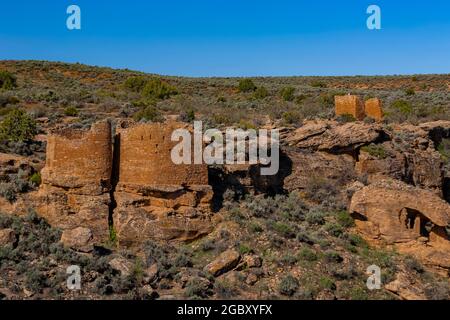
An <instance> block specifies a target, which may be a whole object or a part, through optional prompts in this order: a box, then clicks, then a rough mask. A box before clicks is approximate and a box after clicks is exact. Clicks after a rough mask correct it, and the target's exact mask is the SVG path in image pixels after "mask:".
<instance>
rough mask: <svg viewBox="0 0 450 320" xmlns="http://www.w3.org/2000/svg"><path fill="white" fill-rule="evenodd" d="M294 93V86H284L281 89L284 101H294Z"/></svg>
mask: <svg viewBox="0 0 450 320" xmlns="http://www.w3.org/2000/svg"><path fill="white" fill-rule="evenodd" d="M294 93H295V88H294V87H284V88H282V89H281V90H280V97H281V98H282V99H283V100H284V101H293V100H294Z"/></svg>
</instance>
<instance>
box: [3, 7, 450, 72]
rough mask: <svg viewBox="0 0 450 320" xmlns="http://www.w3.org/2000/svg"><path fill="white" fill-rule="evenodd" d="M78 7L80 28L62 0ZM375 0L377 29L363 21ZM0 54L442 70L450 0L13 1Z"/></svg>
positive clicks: (261, 67) (231, 65) (177, 66)
mask: <svg viewBox="0 0 450 320" xmlns="http://www.w3.org/2000/svg"><path fill="white" fill-rule="evenodd" d="M70 4H76V5H78V6H79V7H80V8H81V24H82V25H81V27H82V28H81V30H73V31H69V30H68V29H67V27H66V19H67V17H68V15H67V14H66V9H67V7H68V6H69V5H70ZM371 4H377V5H378V6H380V7H381V10H382V11H381V14H382V17H381V18H382V29H381V30H369V29H368V28H367V27H366V20H367V17H368V15H367V14H366V9H367V7H368V6H369V5H371ZM0 59H37V60H54V61H66V62H81V63H85V64H90V65H100V66H110V67H117V68H129V69H134V70H140V71H145V72H151V73H159V74H165V75H184V76H257V75H272V76H287V75H363V74H364V75H376V74H416V73H450V1H449V0H427V1H424V0H409V1H406V0H372V1H366V0H336V1H324V0H315V1H314V0H309V1H304V0H277V1H275V0H273V1H267V0H171V1H170V0H159V1H155V0H146V1H144V0H128V1H118V0H71V1H67V0H29V1H27V0H23V1H22V0H21V1H19V0H16V1H6V0H3V1H1V3H0Z"/></svg>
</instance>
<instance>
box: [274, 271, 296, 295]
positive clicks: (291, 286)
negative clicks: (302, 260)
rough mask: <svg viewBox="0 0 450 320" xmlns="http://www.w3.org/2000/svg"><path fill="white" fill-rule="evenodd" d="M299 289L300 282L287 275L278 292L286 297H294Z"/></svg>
mask: <svg viewBox="0 0 450 320" xmlns="http://www.w3.org/2000/svg"><path fill="white" fill-rule="evenodd" d="M298 288H299V282H298V280H297V279H296V278H295V277H293V276H292V275H290V274H289V275H287V276H285V277H284V278H283V279H281V281H280V284H279V285H278V291H279V292H280V293H281V294H282V295H285V296H290V297H291V296H293V295H294V294H295V293H296V292H297V290H298Z"/></svg>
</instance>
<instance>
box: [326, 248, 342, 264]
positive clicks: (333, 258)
mask: <svg viewBox="0 0 450 320" xmlns="http://www.w3.org/2000/svg"><path fill="white" fill-rule="evenodd" d="M324 257H325V261H326V262H329V263H341V262H342V261H344V259H343V258H342V257H341V255H340V254H339V253H337V252H336V251H332V250H329V251H327V252H325V256H324Z"/></svg>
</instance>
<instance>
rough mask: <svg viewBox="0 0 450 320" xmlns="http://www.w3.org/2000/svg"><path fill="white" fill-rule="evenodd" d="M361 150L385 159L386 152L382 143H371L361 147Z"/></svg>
mask: <svg viewBox="0 0 450 320" xmlns="http://www.w3.org/2000/svg"><path fill="white" fill-rule="evenodd" d="M361 151H364V152H367V153H368V154H370V155H371V156H372V157H375V158H378V159H386V158H387V157H388V154H387V152H386V150H385V149H384V147H383V146H382V145H376V144H371V145H368V146H364V147H362V148H361Z"/></svg>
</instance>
